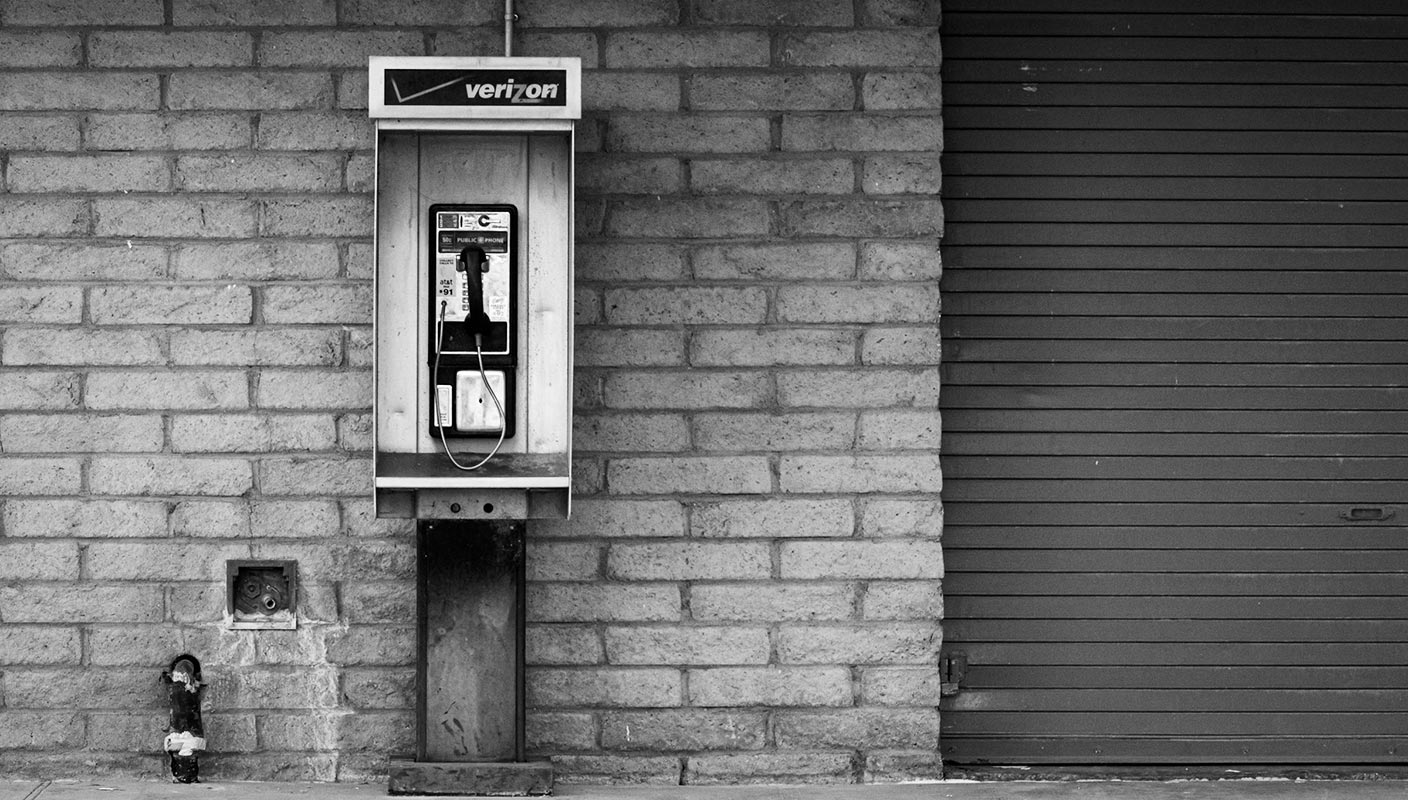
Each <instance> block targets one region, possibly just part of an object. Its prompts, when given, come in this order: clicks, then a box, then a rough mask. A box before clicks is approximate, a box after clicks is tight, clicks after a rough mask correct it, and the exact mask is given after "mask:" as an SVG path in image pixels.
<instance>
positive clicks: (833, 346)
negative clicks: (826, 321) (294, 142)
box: [689, 327, 856, 367]
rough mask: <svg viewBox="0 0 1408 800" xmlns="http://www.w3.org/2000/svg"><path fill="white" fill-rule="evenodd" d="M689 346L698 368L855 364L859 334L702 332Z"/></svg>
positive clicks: (812, 330) (776, 330) (788, 330)
mask: <svg viewBox="0 0 1408 800" xmlns="http://www.w3.org/2000/svg"><path fill="white" fill-rule="evenodd" d="M689 345H690V346H689V363H691V364H693V365H695V366H699V367H775V366H784V365H791V364H831V365H844V364H854V363H855V362H856V333H855V331H853V330H849V329H844V328H842V329H836V328H800V327H796V328H793V327H788V328H780V327H769V328H762V329H756V328H755V329H750V330H737V329H720V330H700V331H696V332H695V333H694V335H693V336H691V337H690V341H689Z"/></svg>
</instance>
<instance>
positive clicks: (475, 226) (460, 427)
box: [426, 203, 518, 439]
mask: <svg viewBox="0 0 1408 800" xmlns="http://www.w3.org/2000/svg"><path fill="white" fill-rule="evenodd" d="M429 215H430V220H429V221H430V225H429V228H430V265H429V266H430V297H429V305H430V308H429V319H430V331H429V332H428V339H427V341H428V342H429V352H428V353H427V359H426V360H427V363H428V364H429V365H430V370H431V378H432V380H431V385H432V387H433V388H432V393H433V394H432V397H431V409H432V413H431V416H430V428H431V430H430V432H431V434H432V435H435V436H439V437H441V438H442V439H443V438H444V437H448V436H455V437H498V438H501V439H503V438H512V437H513V435H514V427H515V425H514V416H515V414H514V385H515V382H516V381H515V375H514V372H515V367H516V366H517V364H518V359H517V346H518V342H517V325H516V324H515V322H516V320H515V318H514V317H515V313H516V308H515V305H516V304H515V300H516V298H515V292H516V291H517V277H518V254H517V234H518V209H517V208H515V207H514V206H511V205H502V204H492V205H491V204H449V203H442V204H436V205H432V206H431V207H430V211H429Z"/></svg>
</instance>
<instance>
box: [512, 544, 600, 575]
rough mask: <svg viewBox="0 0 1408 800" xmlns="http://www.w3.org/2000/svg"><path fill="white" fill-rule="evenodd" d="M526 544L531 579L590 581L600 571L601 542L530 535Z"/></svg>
mask: <svg viewBox="0 0 1408 800" xmlns="http://www.w3.org/2000/svg"><path fill="white" fill-rule="evenodd" d="M527 548H528V549H527V560H528V566H527V570H528V580H529V582H530V583H531V582H534V581H590V580H594V579H596V578H598V577H599V576H600V575H601V545H599V544H597V543H596V542H575V541H542V540H533V539H530V540H529V541H528V545H527Z"/></svg>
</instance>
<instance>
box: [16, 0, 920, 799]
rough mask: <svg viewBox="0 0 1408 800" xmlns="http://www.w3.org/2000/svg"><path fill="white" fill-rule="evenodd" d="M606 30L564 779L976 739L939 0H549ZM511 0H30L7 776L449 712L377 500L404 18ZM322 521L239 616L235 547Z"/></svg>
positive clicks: (549, 685) (19, 165) (402, 728)
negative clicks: (275, 621)
mask: <svg viewBox="0 0 1408 800" xmlns="http://www.w3.org/2000/svg"><path fill="white" fill-rule="evenodd" d="M518 10H519V12H520V13H521V15H522V17H523V20H522V23H521V27H520V31H519V36H518V41H519V45H518V53H519V54H521V55H558V56H579V57H581V58H582V59H583V64H584V67H585V86H584V94H585V104H586V106H587V115H586V119H584V120H583V122H582V124H581V126H580V128H579V142H580V145H579V150H580V152H579V172H578V196H579V199H580V206H579V215H578V216H579V226H578V227H579V230H578V237H579V238H578V265H577V272H578V279H579V284H578V314H579V327H578V331H577V337H578V345H577V346H578V352H577V356H576V357H577V363H578V373H577V376H576V381H577V387H578V391H579V396H578V407H579V417H578V422H577V427H576V433H575V436H576V448H577V451H578V453H579V455H580V458H579V460H578V463H577V464H576V466H575V474H576V476H577V478H578V487H577V491H578V497H577V500H576V506H575V509H576V510H575V516H574V519H573V520H572V521H571V522H567V523H551V524H535V525H534V526H533V528H532V531H531V534H530V535H531V541H530V549H529V570H530V573H531V574H530V578H531V583H530V586H529V593H528V597H529V609H528V613H529V617H530V621H531V622H530V631H529V649H530V653H529V657H530V663H531V669H530V674H529V697H528V700H529V703H530V706H531V712H530V718H529V739H530V747H531V749H532V751H533V752H534V753H535V754H538V755H544V756H549V755H550V756H552V757H554V759H555V761H556V762H557V764H558V768H559V774H560V776H561V779H562V780H568V781H572V780H576V781H588V780H596V781H599V780H614V781H652V782H662V783H675V782H679V781H681V780H683V781H686V782H690V783H708V782H718V781H739V780H757V781H769V780H770V781H784V780H785V781H796V780H801V781H839V782H849V781H856V780H897V779H904V778H910V777H931V776H933V775H935V774H936V770H937V750H936V746H937V738H938V728H937V713H936V711H935V709H934V707H935V705H936V704H937V687H936V678H935V661H936V651H937V647H938V640H939V627H938V619H939V618H940V616H941V614H942V610H941V596H940V590H939V579H940V578H941V575H942V560H941V555H940V551H939V544H938V540H939V533H940V527H941V521H942V517H941V512H940V508H939V502H938V490H939V483H940V477H939V463H938V445H939V443H938V413H937V410H936V407H937V394H938V373H937V363H938V360H939V342H938V332H937V325H936V323H937V319H938V286H937V284H938V275H939V260H938V253H937V239H938V236H939V234H940V231H941V228H942V214H941V211H940V209H939V201H938V190H939V162H938V153H939V151H940V149H941V143H942V135H941V125H940V120H939V76H938V69H939V58H940V53H939V43H938V38H937V25H938V21H939V19H938V18H939V12H938V3H937V0H854V2H851V0H831V1H830V2H809V1H808V0H595V1H593V2H581V1H580V0H572V2H568V0H519V2H518ZM501 11H502V5H501V4H500V3H497V2H487V1H486V0H479V1H478V2H461V1H460V0H456V2H448V1H443V2H442V1H441V0H395V1H391V0H376V1H375V2H373V0H279V2H265V0H83V2H79V0H0V106H3V109H4V111H5V113H4V114H0V159H3V161H0V167H3V174H2V176H0V177H2V178H3V182H2V183H0V453H3V455H0V774H31V775H44V776H49V777H51V776H53V775H56V774H62V775H69V774H72V773H73V772H74V771H75V770H78V771H98V772H108V773H121V774H136V775H146V776H155V775H157V774H159V772H160V770H161V761H160V759H159V758H158V757H157V755H156V754H155V753H156V751H157V749H158V748H159V745H160V740H161V735H162V731H161V727H162V722H163V717H164V704H163V701H162V693H161V690H160V687H159V685H158V684H157V675H158V674H159V672H160V670H161V668H162V667H164V666H166V665H167V664H168V663H169V661H170V659H171V658H172V657H173V656H175V655H177V654H178V653H180V652H185V651H189V652H192V653H195V654H196V655H197V656H199V657H200V658H201V659H202V661H203V663H204V665H205V676H206V679H207V681H208V682H209V683H210V688H209V690H208V693H207V697H206V700H207V702H206V706H207V710H208V716H207V731H208V734H209V737H210V740H211V749H212V753H211V754H210V755H209V756H208V757H207V758H206V759H205V761H204V763H203V772H205V773H206V774H208V775H210V776H212V777H216V778H221V777H223V778H279V779H318V780H331V779H341V780H358V779H364V778H369V777H370V778H375V777H376V776H378V775H379V774H381V773H382V772H383V771H384V764H385V760H386V758H387V756H388V755H389V754H391V753H405V752H408V751H410V750H411V746H412V743H413V733H412V729H413V721H414V720H413V712H412V707H413V684H414V666H413V662H414V638H415V635H414V615H415V602H414V585H413V577H414V576H413V573H414V536H413V529H412V527H411V526H409V525H407V524H404V523H397V522H378V521H376V520H374V519H372V518H370V502H369V499H368V498H369V494H370V475H371V470H370V463H369V460H368V457H367V450H368V448H369V447H370V431H369V413H368V407H369V405H370V400H371V390H370V372H369V369H370V365H369V358H370V355H369V353H370V349H369V343H370V324H369V323H370V318H371V315H370V303H371V285H370V278H371V268H372V264H371V248H370V234H371V227H372V226H371V207H372V206H371V197H370V194H369V191H370V186H371V174H372V154H371V146H372V136H371V130H372V128H371V125H370V124H369V123H368V121H367V120H366V118H365V116H366V115H365V95H366V76H365V59H366V57H367V56H368V55H499V54H501V53H502V49H501V28H500V27H499V26H498V25H499V23H498V16H499V14H500V13H501ZM247 558H261V559H262V558H269V559H296V560H297V561H298V564H299V569H300V575H301V578H302V581H301V585H300V588H301V591H302V596H301V604H300V619H299V626H298V628H297V630H295V631H258V632H249V631H231V630H227V629H226V626H225V622H224V607H223V604H224V585H223V582H224V570H225V562H226V560H227V559H247Z"/></svg>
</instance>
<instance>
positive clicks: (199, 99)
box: [167, 70, 333, 111]
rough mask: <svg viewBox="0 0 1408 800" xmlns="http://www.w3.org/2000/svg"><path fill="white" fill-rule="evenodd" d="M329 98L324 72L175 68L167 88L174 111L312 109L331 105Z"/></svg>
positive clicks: (329, 85)
mask: <svg viewBox="0 0 1408 800" xmlns="http://www.w3.org/2000/svg"><path fill="white" fill-rule="evenodd" d="M332 100H333V84H332V76H330V75H328V74H327V73H326V72H282V71H267V70H261V71H249V72H243V71H232V70H225V71H221V70H211V71H199V72H176V73H173V74H172V76H171V78H170V82H169V89H168V91H167V105H168V106H169V107H170V108H171V109H172V110H175V111H201V110H230V109H249V110H251V111H268V110H294V109H316V108H329V107H331V106H332Z"/></svg>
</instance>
